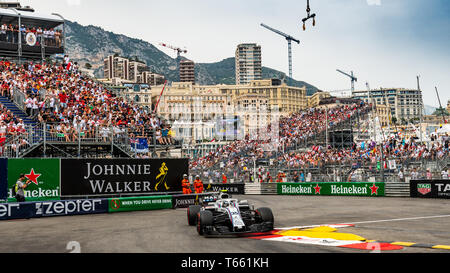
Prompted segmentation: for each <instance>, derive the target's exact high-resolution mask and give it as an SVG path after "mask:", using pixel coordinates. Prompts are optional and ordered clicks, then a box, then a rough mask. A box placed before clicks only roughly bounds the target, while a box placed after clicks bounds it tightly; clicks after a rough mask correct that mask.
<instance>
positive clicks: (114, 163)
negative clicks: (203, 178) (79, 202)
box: [61, 159, 188, 197]
mask: <svg viewBox="0 0 450 273" xmlns="http://www.w3.org/2000/svg"><path fill="white" fill-rule="evenodd" d="M184 173H188V159H61V196H62V197H66V196H70V197H76V196H92V195H94V196H95V195H105V194H108V195H119V194H124V193H125V194H150V193H155V192H177V191H181V190H182V189H181V180H182V179H183V174H184Z"/></svg>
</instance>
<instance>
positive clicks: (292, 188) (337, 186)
mask: <svg viewBox="0 0 450 273" xmlns="http://www.w3.org/2000/svg"><path fill="white" fill-rule="evenodd" d="M277 193H278V194H280V195H331V196H384V183H373V182H371V183H368V182H367V183H366V182H349V183H333V182H319V183H278V184H277Z"/></svg>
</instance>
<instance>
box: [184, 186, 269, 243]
mask: <svg viewBox="0 0 450 273" xmlns="http://www.w3.org/2000/svg"><path fill="white" fill-rule="evenodd" d="M200 203H201V205H191V206H189V208H188V210H187V218H188V224H189V225H191V226H195V225H196V226H197V231H198V234H200V235H206V236H208V235H240V234H247V233H256V232H268V231H271V230H273V226H274V218H273V214H272V210H271V209H270V208H258V209H254V208H253V205H249V204H248V202H247V200H241V201H238V200H237V199H233V198H231V195H229V194H228V193H226V192H221V193H219V195H218V196H217V195H216V196H212V197H208V198H204V199H203V200H201V202H200Z"/></svg>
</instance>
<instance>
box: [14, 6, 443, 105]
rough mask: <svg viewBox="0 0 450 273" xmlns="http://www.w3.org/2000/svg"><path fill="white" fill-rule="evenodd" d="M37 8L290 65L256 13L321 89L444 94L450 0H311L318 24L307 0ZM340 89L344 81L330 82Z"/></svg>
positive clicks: (201, 57)
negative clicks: (246, 49)
mask: <svg viewBox="0 0 450 273" xmlns="http://www.w3.org/2000/svg"><path fill="white" fill-rule="evenodd" d="M20 2H21V4H22V6H25V5H29V6H31V7H33V8H34V9H35V10H36V11H37V12H42V13H48V14H50V13H52V12H56V13H59V14H61V15H63V16H64V17H65V18H66V19H68V20H71V21H76V22H78V23H80V24H81V25H95V26H99V27H101V28H103V29H105V30H107V31H112V32H115V33H118V34H124V35H127V36H130V37H132V38H138V39H142V40H145V41H147V42H150V43H152V44H153V45H154V46H156V47H158V48H159V49H160V50H162V51H163V52H165V53H167V54H168V55H169V56H171V57H176V53H175V52H174V51H172V50H170V49H167V48H165V47H162V46H160V45H159V43H162V42H163V43H167V44H170V45H174V46H177V47H181V48H186V49H187V50H188V53H187V54H185V55H184V56H185V57H186V58H189V59H191V60H193V61H195V62H197V63H210V62H218V61H221V60H223V59H225V58H229V57H233V56H234V51H235V49H236V46H237V45H238V44H240V43H257V44H259V45H261V51H262V65H263V66H266V67H270V68H273V69H277V70H280V71H283V72H285V73H286V74H288V73H289V69H288V50H287V41H286V40H285V39H284V38H283V37H282V36H279V35H278V34H276V33H274V32H271V31H269V30H267V29H265V28H263V27H262V26H260V24H261V23H264V24H266V25H269V26H271V27H272V28H275V29H278V30H280V31H282V32H284V33H287V34H289V35H291V36H293V37H295V38H297V39H298V40H300V44H296V43H293V46H292V68H293V78H294V79H296V80H302V81H306V82H308V83H310V84H312V85H314V86H316V87H318V88H319V89H321V90H325V91H338V90H347V91H348V90H350V86H351V82H350V78H348V77H346V76H345V75H342V74H340V73H338V72H337V71H336V69H340V70H343V71H345V72H348V73H349V72H350V71H353V73H354V74H355V76H356V77H357V79H358V81H357V82H356V83H355V89H356V90H366V89H367V87H366V82H367V83H368V84H369V86H370V88H380V87H383V88H394V87H395V88H417V79H416V76H418V75H419V76H420V87H421V89H422V91H423V100H424V103H425V105H431V106H434V107H437V106H439V103H438V99H437V95H436V91H435V87H437V89H438V91H439V96H440V99H441V103H442V105H443V106H444V107H445V106H446V105H447V101H448V100H450V50H449V49H450V16H449V15H450V1H448V0H310V7H311V13H315V14H316V26H314V27H313V26H312V22H311V20H309V21H308V22H307V25H306V31H303V29H302V22H301V19H302V18H304V17H306V0H227V1H223V0H164V1H160V0H158V1H156V0H126V1H125V0H22V1H20ZM332 94H334V95H342V94H343V93H342V92H341V91H339V92H333V93H332Z"/></svg>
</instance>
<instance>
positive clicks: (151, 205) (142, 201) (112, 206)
mask: <svg viewBox="0 0 450 273" xmlns="http://www.w3.org/2000/svg"><path fill="white" fill-rule="evenodd" d="M108 204H109V207H108V211H109V212H122V211H138V210H158V209H171V208H172V196H170V195H165V196H150V197H123V198H109V199H108Z"/></svg>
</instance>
